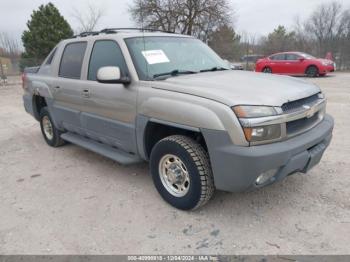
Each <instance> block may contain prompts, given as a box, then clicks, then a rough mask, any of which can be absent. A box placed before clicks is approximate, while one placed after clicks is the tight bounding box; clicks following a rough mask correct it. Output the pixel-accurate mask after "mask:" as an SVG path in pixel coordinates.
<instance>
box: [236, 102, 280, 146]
mask: <svg viewBox="0 0 350 262" xmlns="http://www.w3.org/2000/svg"><path fill="white" fill-rule="evenodd" d="M232 109H233V111H234V112H235V114H236V116H237V117H238V118H239V119H244V118H258V117H268V116H274V115H277V111H276V109H275V108H274V107H271V106H235V107H233V108H232ZM243 132H244V135H245V137H246V139H247V141H248V142H260V141H265V140H274V139H278V138H280V137H281V125H279V124H278V125H269V126H259V127H244V126H243Z"/></svg>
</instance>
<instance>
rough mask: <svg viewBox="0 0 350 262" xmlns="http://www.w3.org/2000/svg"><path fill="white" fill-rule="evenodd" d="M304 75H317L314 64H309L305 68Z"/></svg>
mask: <svg viewBox="0 0 350 262" xmlns="http://www.w3.org/2000/svg"><path fill="white" fill-rule="evenodd" d="M305 73H306V75H307V76H308V77H316V76H318V73H319V72H318V68H317V67H316V66H309V67H308V68H307V69H306V72H305Z"/></svg>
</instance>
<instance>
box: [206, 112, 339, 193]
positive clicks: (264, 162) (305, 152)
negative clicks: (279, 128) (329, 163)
mask: <svg viewBox="0 0 350 262" xmlns="http://www.w3.org/2000/svg"><path fill="white" fill-rule="evenodd" d="M333 126H334V121H333V118H332V117H331V116H329V115H326V117H325V118H324V120H323V121H322V122H321V123H320V124H318V125H317V126H316V127H314V128H313V129H311V130H309V131H307V132H305V133H303V134H301V135H298V136H296V137H293V138H291V139H288V140H286V141H283V142H277V143H272V144H267V145H260V146H252V147H241V146H236V145H233V144H232V142H231V140H230V137H229V136H228V134H227V133H226V132H225V131H214V130H207V129H204V130H202V133H203V135H204V138H205V140H206V143H207V146H208V151H209V155H210V161H211V165H212V169H213V175H214V182H215V186H216V188H217V189H219V190H223V191H229V192H240V191H246V190H250V189H254V188H259V187H263V186H266V185H268V184H271V183H274V182H276V181H279V180H282V179H283V178H285V177H286V176H288V175H290V174H293V173H296V172H304V173H306V172H307V171H308V170H310V169H311V168H312V167H313V166H315V165H317V164H318V163H319V161H320V160H321V158H322V155H323V153H324V151H325V150H326V148H327V147H328V145H329V143H330V141H331V138H332V131H333ZM273 169H277V172H276V174H275V176H274V177H273V178H272V179H271V180H269V181H268V182H267V183H264V184H263V185H260V186H258V185H256V179H257V178H258V177H259V175H261V174H262V173H264V172H267V171H269V170H273Z"/></svg>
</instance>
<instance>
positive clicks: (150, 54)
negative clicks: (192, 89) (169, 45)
mask: <svg viewBox="0 0 350 262" xmlns="http://www.w3.org/2000/svg"><path fill="white" fill-rule="evenodd" d="M142 55H143V56H144V57H145V58H146V61H147V63H148V64H150V65H153V64H161V63H169V62H170V60H169V58H168V57H167V56H166V54H165V53H164V52H163V50H146V51H142Z"/></svg>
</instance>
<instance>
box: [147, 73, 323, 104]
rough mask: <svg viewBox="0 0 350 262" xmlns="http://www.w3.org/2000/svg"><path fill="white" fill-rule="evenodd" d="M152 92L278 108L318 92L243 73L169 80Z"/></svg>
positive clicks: (300, 84) (272, 77)
mask: <svg viewBox="0 0 350 262" xmlns="http://www.w3.org/2000/svg"><path fill="white" fill-rule="evenodd" d="M152 86H153V88H157V89H162V90H168V91H172V92H180V93H185V94H190V95H195V96H199V97H204V98H207V99H211V100H215V101H218V102H221V103H224V104H226V105H228V106H234V105H239V104H240V105H242V104H245V105H267V106H281V105H283V104H284V103H286V102H289V101H294V100H298V99H301V98H305V97H308V96H311V95H314V94H316V93H318V92H320V88H319V87H317V86H316V85H314V84H311V83H308V82H306V81H304V80H301V79H298V78H292V77H288V76H278V75H269V74H263V73H254V72H244V71H232V70H227V71H219V72H208V73H199V74H193V75H182V76H177V77H171V78H168V79H166V80H163V81H157V82H154V83H153V85H152Z"/></svg>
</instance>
